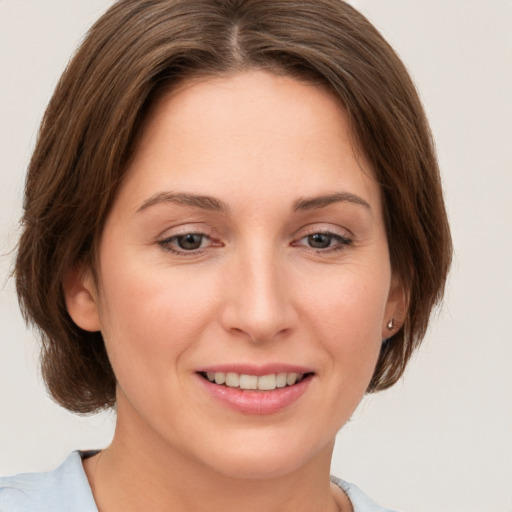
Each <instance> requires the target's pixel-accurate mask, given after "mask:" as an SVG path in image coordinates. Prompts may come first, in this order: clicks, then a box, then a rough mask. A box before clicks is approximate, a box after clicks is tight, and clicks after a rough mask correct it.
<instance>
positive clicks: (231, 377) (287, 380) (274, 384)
mask: <svg viewBox="0 0 512 512" xmlns="http://www.w3.org/2000/svg"><path fill="white" fill-rule="evenodd" d="M303 377H304V375H303V374H300V373H293V372H291V373H277V374H276V373H271V374H269V375H261V376H257V375H247V374H238V373H235V372H228V373H223V372H207V373H206V378H207V379H208V380H209V381H210V382H215V383H216V384H225V385H226V386H228V387H230V388H240V389H257V390H260V391H272V390H273V389H276V388H284V387H286V386H293V385H294V384H296V383H298V382H300V381H301V380H302V378H303Z"/></svg>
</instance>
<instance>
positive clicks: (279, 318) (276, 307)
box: [224, 243, 294, 342]
mask: <svg viewBox="0 0 512 512" xmlns="http://www.w3.org/2000/svg"><path fill="white" fill-rule="evenodd" d="M230 274H231V275H230V276H229V277H230V279H231V280H232V281H231V282H232V285H231V293H230V294H229V298H228V301H227V304H226V308H225V316H224V324H225V328H227V329H228V330H230V331H231V332H237V333H245V334H246V335H247V336H248V337H249V338H250V339H251V340H253V341H258V342H261V341H266V340H271V339H273V338H275V336H277V335H278V334H280V333H284V332H286V331H288V330H289V329H291V328H292V326H293V318H294V314H293V308H292V303H291V301H290V296H289V292H290V288H289V286H288V285H287V283H286V280H287V275H286V272H285V269H284V262H283V261H282V258H281V257H280V255H279V254H278V253H277V251H276V250H275V249H274V248H273V247H272V246H271V245H270V244H268V243H265V244H257V248H256V247H254V248H253V249H250V248H249V247H247V248H246V249H245V250H242V251H240V252H239V254H238V256H237V258H236V262H234V264H233V265H232V267H231V271H230Z"/></svg>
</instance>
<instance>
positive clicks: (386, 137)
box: [0, 0, 451, 512]
mask: <svg viewBox="0 0 512 512" xmlns="http://www.w3.org/2000/svg"><path fill="white" fill-rule="evenodd" d="M23 222H24V231H23V234H22V237H21V240H20V245H19V250H18V258H17V263H16V279H17V287H18V294H19V297H20V301H21V303H22V306H23V310H24V313H25V315H26V316H27V318H28V319H29V320H30V321H31V322H33V323H34V324H35V325H37V326H38V328H39V329H40V331H41V336H42V340H43V375H44V377H45V380H46V383H47V385H48V388H49V390H50V392H51V394H52V396H53V397H54V398H55V400H56V401H57V402H58V403H60V404H61V405H63V406H64V407H66V408H68V409H69V410H71V411H74V412H78V413H90V412H94V411H97V410H100V409H102V408H106V407H107V408H108V407H115V408H116V413H117V426H116V432H115V435H114V439H113V442H112V444H111V445H110V446H109V447H107V448H106V449H104V450H102V451H99V452H92V453H78V452H75V453H74V454H72V455H71V456H70V457H69V458H68V459H67V460H66V461H65V462H64V463H63V465H62V466H61V467H60V468H58V469H57V470H56V471H55V472H53V473H50V474H45V475H22V476H18V477H13V478H11V479H5V480H3V481H2V482H1V485H0V505H2V507H3V508H6V509H7V510H50V509H51V510H68V509H69V504H70V503H73V504H76V508H80V509H81V510H82V509H83V510H91V511H95V510H99V511H101V512H105V511H106V512H108V511H111V510H117V509H119V510H121V509H122V510H126V511H131V510H139V509H144V510H147V509H150V510H157V511H158V510H205V509H208V510H217V509H219V510H220V509H221V508H222V509H223V510H225V509H228V510H235V509H240V508H241V509H244V510H249V511H250V510H262V509H263V510H269V511H271V510H279V511H286V510H315V511H323V510H325V511H334V510H343V511H349V510H355V511H371V510H384V509H382V508H380V507H378V506H377V505H376V504H374V503H373V502H371V500H370V499H369V498H367V497H366V496H365V495H364V494H363V493H362V492H361V491H359V490H358V489H357V487H355V486H354V485H352V484H348V483H347V482H344V481H341V480H339V479H335V478H333V479H331V478H330V477H329V467H330V459H331V455H332V450H333V446H334V438H335V435H336V433H337V431H338V430H339V429H340V428H341V427H342V426H343V425H344V424H345V423H346V421H347V420H348V419H349V418H350V415H351V414H352V413H353V411H354V410H355V408H356V406H357V404H358V403H359V401H360V400H361V398H362V396H363V395H364V394H365V393H366V392H374V391H378V390H381V389H385V388H387V387H389V386H391V385H392V384H394V383H395V382H396V381H397V379H398V378H399V377H400V376H401V375H402V373H403V371H404V368H405V366H406V364H407V362H408V360H409V358H410V356H411V354H412V353H413V351H414V350H415V348H417V346H418V345H419V344H420V342H421V339H422V337H423V335H424V333H425V329H426V327H427V324H428V318H429V315H430V312H431V310H432V307H433V306H434V305H435V304H436V302H437V301H438V300H439V299H440V297H441V295H442V291H443V286H444V282H445V279H446V274H447V271H448V267H449V263H450V253H451V247H450V234H449V229H448V225H447V220H446V213H445V209H444V205H443V199H442V191H441V188H440V182H439V173H438V168H437V163H436V158H435V154H434V151H433V145H432V141H431V138H430V134H429V130H428V124H427V121H426V119H425V116H424V114H423V111H422V108H421V104H420V102H419V100H418V97H417V94H416V92H415V90H414V87H413V85H412V83H411V81H410V79H409V77H408V75H407V72H406V71H405V69H404V67H403V65H402V64H401V62H400V60H399V59H398V58H397V56H396V55H395V54H394V52H393V50H392V49H391V48H390V47H389V45H388V44H387V43H386V42H385V41H384V40H383V39H382V37H381V36H380V35H379V34H378V33H377V32H376V30H375V29H374V28H373V27H372V26H371V25H370V24H369V22H368V21H367V20H365V19H364V18H363V17H362V16H361V15H360V14H359V13H357V12H356V11H355V10H354V9H353V8H351V7H350V6H348V5H347V4H345V3H343V2H340V1H338V0H322V1H318V0H315V1H313V0H312V1H298V2H296V1H286V0H284V1H262V0H252V1H250V0H246V1H243V0H231V1H230V0H218V1H211V0H208V1H206V0H204V1H196V0H194V1H190V0H187V1H185V0H181V1H179V0H175V1H171V0H151V1H150V0H147V1H146V0H127V1H126V0H125V1H121V2H118V3H117V4H115V5H114V6H113V7H112V8H111V9H110V10H109V11H108V12H107V13H106V14H105V15H104V16H103V17H102V18H101V19H100V20H99V21H98V22H97V24H96V25H95V26H94V27H93V28H92V29H91V31H90V33H89V34H88V37H87V38H86V39H85V41H84V43H83V44H82V46H81V48H80V49H79V51H78V52H77V54H76V55H75V57H74V59H73V60H72V62H71V63H70V65H69V67H68V69H67V70H66V72H65V74H64V75H63V77H62V79H61V81H60V83H59V85H58V86H57V89H56V91H55V94H54V96H53V98H52V100H51V102H50V105H49V107H48V110H47V112H46V114H45V118H44V120H43V123H42V128H41V132H40V136H39V140H38V143H37V146H36V149H35V151H34V155H33V158H32V161H31V165H30V168H29V173H28V177H27V184H26V196H25V215H24V219H23ZM0 509H1V507H0Z"/></svg>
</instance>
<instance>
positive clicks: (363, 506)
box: [331, 476, 397, 512]
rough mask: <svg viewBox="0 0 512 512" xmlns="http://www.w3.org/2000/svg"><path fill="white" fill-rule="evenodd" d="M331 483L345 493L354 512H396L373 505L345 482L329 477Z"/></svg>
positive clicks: (373, 502) (367, 498) (356, 488)
mask: <svg viewBox="0 0 512 512" xmlns="http://www.w3.org/2000/svg"><path fill="white" fill-rule="evenodd" d="M331 481H332V482H333V483H335V484H336V485H337V486H338V487H339V488H340V489H342V490H343V491H344V492H345V493H346V495H347V496H348V498H349V500H350V501H351V503H352V507H353V508H354V512H397V511H394V510H391V509H389V508H386V507H381V506H380V505H378V504H377V503H375V501H373V500H372V499H371V498H369V497H368V496H367V495H366V494H365V493H364V492H363V491H362V490H361V489H359V487H357V485H354V484H352V483H350V482H345V481H344V480H341V478H337V477H335V476H331Z"/></svg>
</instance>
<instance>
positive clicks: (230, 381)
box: [226, 372, 240, 388]
mask: <svg viewBox="0 0 512 512" xmlns="http://www.w3.org/2000/svg"><path fill="white" fill-rule="evenodd" d="M239 385H240V376H239V375H238V373H232V372H230V373H226V386H228V387H230V388H237V387H238V386H239Z"/></svg>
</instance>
